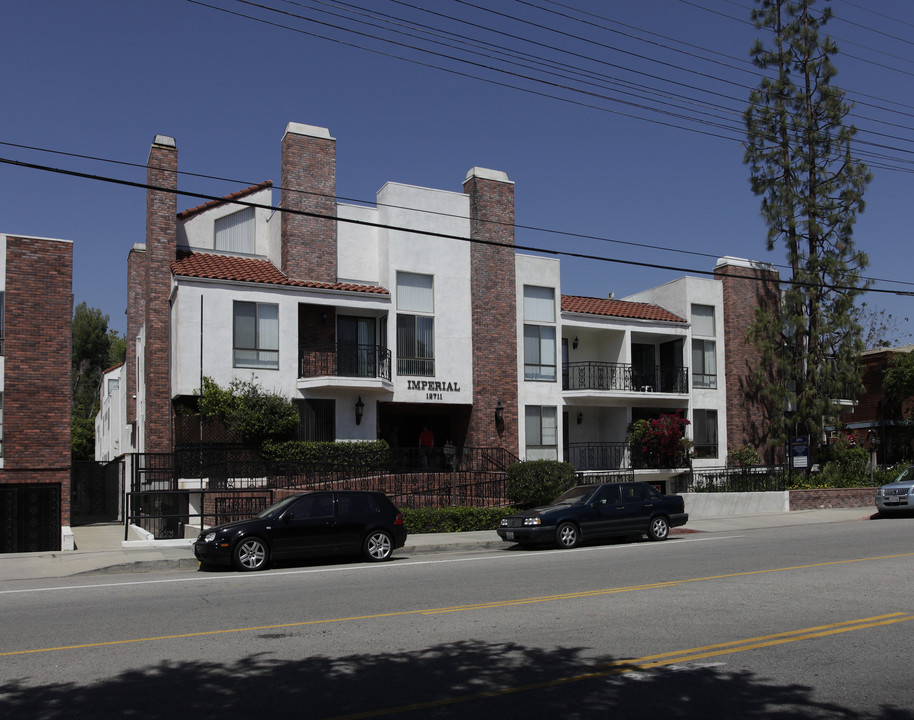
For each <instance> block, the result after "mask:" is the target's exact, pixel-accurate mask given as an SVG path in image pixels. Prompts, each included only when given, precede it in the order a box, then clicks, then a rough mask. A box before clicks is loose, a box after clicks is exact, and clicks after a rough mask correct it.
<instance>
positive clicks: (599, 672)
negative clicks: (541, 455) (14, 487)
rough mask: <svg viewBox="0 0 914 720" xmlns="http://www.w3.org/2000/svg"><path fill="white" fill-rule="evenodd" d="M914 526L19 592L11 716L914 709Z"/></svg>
mask: <svg viewBox="0 0 914 720" xmlns="http://www.w3.org/2000/svg"><path fill="white" fill-rule="evenodd" d="M912 591H914V518H898V519H893V520H885V521H879V522H860V523H840V524H830V525H816V526H800V527H792V528H782V529H778V530H753V531H745V532H740V533H702V534H694V535H684V536H677V537H674V538H672V539H671V540H669V541H667V542H665V543H649V542H646V541H644V542H611V543H606V544H602V545H599V546H595V547H585V548H581V549H578V550H572V551H557V550H538V551H528V550H518V549H514V550H512V549H507V547H506V549H504V550H498V551H486V552H477V553H465V554H454V553H450V554H441V555H422V556H415V557H408V556H407V557H402V558H399V559H395V560H394V561H392V562H389V563H384V564H381V565H366V564H363V563H357V562H354V563H348V564H319V565H315V564H309V565H297V566H288V567H283V568H278V569H274V570H270V571H267V572H264V573H258V574H239V573H233V572H197V571H192V570H183V571H175V572H157V573H146V574H142V575H130V576H104V577H98V576H92V577H84V578H76V579H74V578H67V579H60V580H51V581H48V580H45V581H29V582H16V583H6V584H3V585H0V618H2V628H3V630H2V633H0V717H2V718H30V719H41V718H49V719H50V718H61V719H62V718H82V717H92V718H107V717H137V718H152V719H154V720H157V719H159V718H161V719H162V720H165V718H168V719H169V720H171V719H173V718H176V717H181V718H185V717H186V718H195V719H198V718H216V717H219V718H231V719H234V718H258V717H264V718H266V717H268V716H276V717H295V718H339V717H346V718H374V717H379V718H384V717H391V718H393V717H397V718H466V717H473V718H489V717H499V718H525V719H529V718H542V717H549V716H556V717H562V718H626V719H630V718H652V719H653V718H657V717H664V718H710V719H715V718H728V719H729V718H748V719H754V718H786V719H793V718H796V719H799V718H864V719H866V718H880V719H884V720H907V719H909V718H911V719H914V711H912V708H914V682H912V681H911V662H910V645H911V639H912V638H914V592H912Z"/></svg>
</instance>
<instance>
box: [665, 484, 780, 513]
mask: <svg viewBox="0 0 914 720" xmlns="http://www.w3.org/2000/svg"><path fill="white" fill-rule="evenodd" d="M678 494H679V495H681V496H682V497H683V499H684V500H685V509H686V512H687V513H689V519H691V520H702V519H705V518H716V517H728V516H731V515H753V514H756V513H780V512H790V493H788V492H787V491H786V490H783V491H777V492H744V493H741V492H728V493H678Z"/></svg>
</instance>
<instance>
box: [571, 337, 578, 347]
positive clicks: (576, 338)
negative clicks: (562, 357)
mask: <svg viewBox="0 0 914 720" xmlns="http://www.w3.org/2000/svg"><path fill="white" fill-rule="evenodd" d="M571 347H572V349H574V350H577V349H578V336H577V335H575V336H574V342H573V343H571Z"/></svg>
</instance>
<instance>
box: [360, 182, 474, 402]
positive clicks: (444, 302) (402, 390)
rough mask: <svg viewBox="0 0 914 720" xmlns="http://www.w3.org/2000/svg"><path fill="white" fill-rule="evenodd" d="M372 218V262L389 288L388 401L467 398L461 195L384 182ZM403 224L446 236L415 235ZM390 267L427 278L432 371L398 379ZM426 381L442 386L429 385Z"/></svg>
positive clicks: (469, 371) (465, 231) (466, 247)
mask: <svg viewBox="0 0 914 720" xmlns="http://www.w3.org/2000/svg"><path fill="white" fill-rule="evenodd" d="M378 218H379V220H380V222H381V223H382V224H383V225H385V228H384V229H382V230H381V231H380V233H379V236H380V241H381V247H382V248H386V253H385V258H386V261H385V260H384V259H382V261H381V267H380V268H379V269H381V270H382V271H384V272H385V273H386V276H385V275H382V276H381V285H383V286H384V287H387V288H389V289H390V291H391V296H392V297H391V305H392V307H391V313H390V315H389V317H388V330H387V337H388V343H389V346H390V348H391V351H392V353H393V356H394V363H393V381H394V398H393V399H394V400H395V401H396V402H423V403H433V404H434V403H440V404H472V402H473V334H472V312H471V303H470V243H469V242H464V241H462V240H460V239H459V238H467V239H469V237H470V221H469V197H468V196H466V195H464V194H463V193H455V192H447V191H444V190H433V189H429V188H421V187H416V186H412V185H402V184H399V183H387V184H386V185H385V186H384V187H383V188H382V189H381V191H380V192H379V193H378ZM390 228H398V229H390ZM399 228H405V229H406V230H402V229H399ZM409 230H424V231H430V232H434V233H439V234H442V235H446V236H452V237H433V236H431V235H417V234H415V233H413V232H409ZM453 237H456V238H458V239H453ZM397 272H410V273H419V274H423V275H432V276H433V277H434V302H435V375H434V377H406V376H400V375H399V374H398V373H397V367H396V365H397V364H396V337H397V320H396V314H397ZM429 382H434V383H443V385H436V386H434V387H430V386H428V385H427V383H429ZM423 383H426V384H423ZM448 388H449V389H448Z"/></svg>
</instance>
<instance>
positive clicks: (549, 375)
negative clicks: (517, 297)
mask: <svg viewBox="0 0 914 720" xmlns="http://www.w3.org/2000/svg"><path fill="white" fill-rule="evenodd" d="M556 335H557V332H556V325H555V288H551V287H543V286H541V285H524V380H533V381H545V382H555V381H556V380H557V379H558V373H557V362H558V353H557V345H556Z"/></svg>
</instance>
